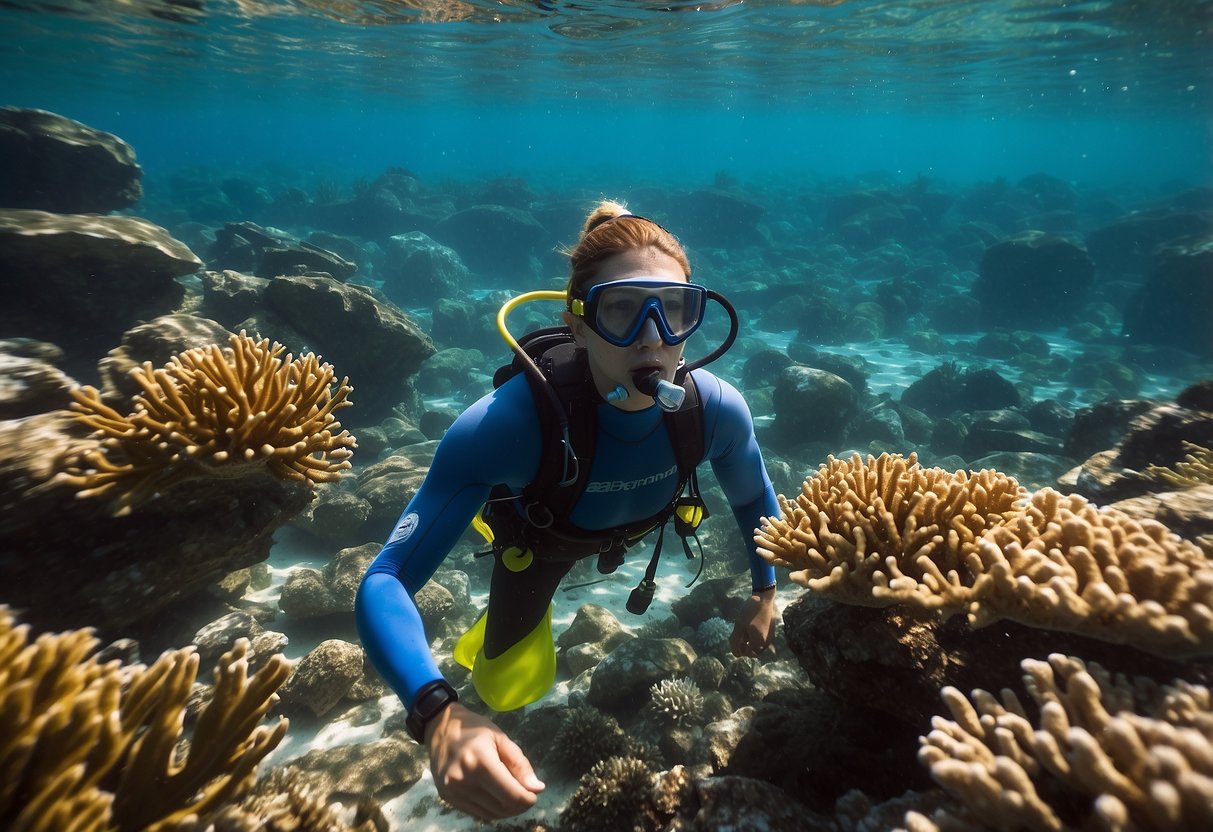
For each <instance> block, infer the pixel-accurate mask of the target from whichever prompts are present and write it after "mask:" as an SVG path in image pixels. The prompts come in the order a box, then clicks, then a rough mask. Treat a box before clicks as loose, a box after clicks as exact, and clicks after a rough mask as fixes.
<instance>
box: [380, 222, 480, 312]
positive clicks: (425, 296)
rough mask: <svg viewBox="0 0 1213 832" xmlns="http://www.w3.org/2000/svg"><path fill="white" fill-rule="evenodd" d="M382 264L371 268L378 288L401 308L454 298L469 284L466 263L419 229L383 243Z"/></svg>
mask: <svg viewBox="0 0 1213 832" xmlns="http://www.w3.org/2000/svg"><path fill="white" fill-rule="evenodd" d="M384 250H385V254H386V255H387V258H386V261H385V262H384V264H383V265H382V266H381V267H380V268H378V269H376V270H375V276H376V277H377V278H379V279H380V280H382V281H383V286H382V291H383V294H385V295H387V296H388V298H390V299H391V301H392V302H393V303H395V304H396V305H397V306H400V307H402V308H404V307H414V306H429V305H430V304H432V303H433V302H434V301H436V300H438V299H439V298H458V299H459V300H463V299H462V298H460V297H459V295H460V293H461V291H462V290H463V289H465V288H467V287H468V286H469V285H470V284H471V275H470V274H469V272H468V269H467V266H465V265H463V261H462V260H460V259H459V255H458V254H457V253H456V252H455V250H454V249H452V248H448V247H447V246H444V245H442V244H441V243H438V242H435V241H434V240H432V239H430V237H429V236H428V235H426V234H424V233H422V232H420V231H410V232H409V233H408V234H397V235H396V236H394V237H390V238H388V241H387V243H386V245H385V246H384Z"/></svg>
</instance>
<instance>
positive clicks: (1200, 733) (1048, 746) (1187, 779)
mask: <svg viewBox="0 0 1213 832" xmlns="http://www.w3.org/2000/svg"><path fill="white" fill-rule="evenodd" d="M1022 667H1023V670H1024V683H1025V685H1026V687H1027V690H1028V693H1029V694H1030V696H1031V698H1032V699H1033V700H1034V701H1035V703H1036V706H1037V707H1036V709H1034V713H1036V714H1037V716H1036V718H1035V719H1033V717H1032V716H1030V715H1029V711H1028V710H1027V709H1026V708H1025V707H1024V705H1023V703H1022V702H1021V701H1020V700H1019V699H1018V698H1017V697H1016V695H1015V694H1014V692H1012V691H1010V690H1004V691H1003V692H1002V695H1001V697H1000V698H999V697H995V696H994V695H993V694H990V693H987V692H986V691H982V690H977V691H974V692H973V695H972V697H971V699H970V698H966V697H965V696H964V695H962V694H961V693H960V692H959V691H957V690H956V689H955V688H945V689H944V691H943V697H944V701H945V702H946V703H947V706H948V709H949V711H950V712H951V715H952V718H951V719H946V718H944V717H935V718H934V719H933V720H932V729H933V730H932V731H931V732H930V734H929V735H928V736H926V737H922V738H921V742H922V748H921V749H920V751H919V759H920V761H921V762H922V763H923V764H924V765H926V766H928V767H929V768H930V770H931V776H932V777H933V778H934V779H935V780H936V782H938V783H939V784H940V786H942V787H943V788H944V789H945V790H946V791H947V792H949V793H950V794H951V795H952V796H953V797H954V798H956V799H957V800H958V801H959V803H960V805H961V806H962V807H963V809H962V810H961V811H959V812H946V811H944V812H939V813H936V815H935V816H934V817H932V818H930V819H928V818H925V817H924V816H922V815H914V816H907V818H906V827H907V828H909V829H914V830H927V829H954V828H973V827H975V826H980V827H981V828H987V829H1000V830H1020V829H1027V830H1034V831H1035V830H1048V832H1063V830H1068V829H1074V828H1082V829H1100V830H1108V832H1132V830H1144V829H1154V830H1176V832H1179V830H1189V829H1210V828H1213V697H1211V695H1210V691H1209V690H1208V689H1207V688H1205V687H1202V686H1199V685H1192V684H1188V683H1186V682H1176V683H1174V684H1173V685H1168V686H1161V687H1157V686H1154V685H1152V683H1148V682H1146V683H1144V684H1143V682H1144V680H1128V679H1124V678H1123V677H1117V678H1112V677H1111V676H1110V675H1109V674H1107V673H1106V672H1104V671H1103V670H1102V669H1101V668H1100V667H1099V666H1098V665H1094V664H1092V665H1091V666H1090V667H1087V666H1086V665H1084V664H1083V662H1082V661H1080V660H1078V659H1075V658H1072V657H1066V656H1062V655H1058V654H1054V655H1052V656H1050V657H1049V660H1048V662H1041V661H1035V660H1030V659H1029V660H1025V661H1024V662H1023V663H1022ZM1034 723H1036V724H1034ZM1059 796H1061V800H1062V801H1064V804H1065V808H1064V809H1063V810H1062V812H1061V813H1059V811H1058V809H1059V808H1061V807H1059V806H1058V805H1056V804H1057V803H1058V798H1059ZM1076 797H1077V800H1076ZM1079 801H1081V802H1079ZM1075 808H1081V809H1083V811H1084V812H1085V815H1086V816H1085V817H1082V818H1079V819H1078V820H1079V823H1077V824H1074V825H1073V826H1070V825H1067V823H1066V822H1065V820H1063V816H1069V815H1070V813H1072V811H1073V810H1074V809H1075Z"/></svg>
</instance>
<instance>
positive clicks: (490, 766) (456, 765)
mask: <svg viewBox="0 0 1213 832" xmlns="http://www.w3.org/2000/svg"><path fill="white" fill-rule="evenodd" d="M425 744H426V746H427V747H428V748H429V750H430V771H431V772H433V774H434V785H435V786H437V787H438V794H439V795H440V796H441V797H442V799H443V800H445V801H446V802H447V803H449V804H451V805H452V806H454V807H455V808H456V809H459V810H460V811H463V812H467V813H468V814H469V815H472V816H474V817H476V818H479V819H480V820H500V819H501V818H508V817H512V816H513V815H517V814H520V813H522V812H525V811H526V810H527V809H529V808H531V807H532V806H534V805H535V800H536V795H537V794H538V793H539V792H541V791H543V789H544V785H543V783H542V782H541V781H540V780H539V778H538V777H536V776H535V770H534V769H532V768H531V763H530V761H529V760H527V758H526V755H524V754H523V753H522V749H520V748H519V747H518V746H517V745H516V744H515V743H514V741H513V740H511V739H510V738H509V737H507V736H506V735H505V732H504V731H502V730H501V729H500V728H498V727H497V726H496V725H495V724H494V723H493V722H492V721H491V720H489V719H487V718H485V717H483V716H480V715H479V714H477V713H475V712H473V711H470V710H468V709H467V708H465V707H464V706H463V705H460V704H459V703H458V702H454V703H452V704H451V705H449V706H447V707H446V708H445V709H444V710H443V711H442V713H440V714H439V715H438V716H437V717H435V718H434V719H432V720H430V722H429V724H428V725H426V726H425Z"/></svg>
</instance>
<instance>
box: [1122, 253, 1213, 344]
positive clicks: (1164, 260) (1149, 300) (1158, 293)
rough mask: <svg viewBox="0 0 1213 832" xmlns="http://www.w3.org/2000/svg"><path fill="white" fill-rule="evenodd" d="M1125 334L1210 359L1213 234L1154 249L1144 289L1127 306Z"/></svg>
mask: <svg viewBox="0 0 1213 832" xmlns="http://www.w3.org/2000/svg"><path fill="white" fill-rule="evenodd" d="M1124 332H1125V334H1126V335H1127V336H1128V337H1129V340H1131V341H1134V342H1136V343H1143V342H1144V343H1150V344H1161V345H1169V346H1174V347H1179V348H1181V349H1184V350H1187V351H1188V352H1191V353H1195V354H1196V355H1199V356H1202V357H1204V358H1213V234H1211V233H1207V231H1206V233H1205V234H1203V235H1201V236H1196V237H1188V238H1184V239H1182V240H1176V241H1175V242H1172V243H1168V244H1166V245H1163V246H1161V247H1159V248H1158V249H1157V251H1156V252H1155V255H1154V265H1153V267H1152V268H1151V269H1150V273H1149V275H1148V276H1147V277H1146V283H1145V285H1144V286H1142V287H1141V289H1140V290H1139V291H1138V292H1137V293H1136V294H1135V295H1134V296H1133V297H1132V298H1131V299H1130V300H1129V302H1128V304H1126V305H1125V321H1124Z"/></svg>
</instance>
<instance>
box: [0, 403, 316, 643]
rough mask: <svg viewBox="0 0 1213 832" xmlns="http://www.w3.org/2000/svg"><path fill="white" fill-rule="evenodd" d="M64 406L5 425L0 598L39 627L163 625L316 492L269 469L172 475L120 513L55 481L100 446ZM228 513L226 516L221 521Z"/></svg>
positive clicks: (268, 540)
mask: <svg viewBox="0 0 1213 832" xmlns="http://www.w3.org/2000/svg"><path fill="white" fill-rule="evenodd" d="M86 432H87V431H82V430H81V429H80V427H79V425H78V424H77V423H76V422H75V420H74V419H72V418H71V416H70V415H69V414H67V413H66V412H64V411H60V410H57V411H52V412H50V413H46V414H39V415H35V416H29V417H26V418H24V419H14V420H10V421H5V422H0V539H2V540H3V541H4V545H3V546H2V547H0V574H2V575H4V576H5V581H4V586H3V587H2V588H0V603H4V604H8V605H10V606H12V607H14V608H16V609H19V610H22V618H23V619H24V620H25V621H28V622H29V623H31V624H33V625H34V626H35V627H38V628H40V629H42V628H46V629H55V630H62V629H69V628H77V627H86V626H92V627H97V628H98V629H100V630H101V632H102V634H103V635H106V636H109V637H111V638H112V637H114V636H115V635H119V634H122V635H125V634H128V633H129V628H131V627H137V626H140V625H143V624H149V625H152V626H154V622H156V621H157V620H158V619H159V618H161V617H162V616H163V614H164V613H165V612H166V611H167V610H171V609H173V608H175V607H176V606H177V605H179V604H180V603H181V601H182V600H183V599H185V598H187V597H189V596H191V595H193V594H194V593H197V592H199V591H201V590H203V589H205V588H207V587H209V586H212V585H214V584H215V583H217V582H218V581H219V580H220V579H221V578H223V576H225V575H227V574H228V573H230V572H233V571H235V570H237V569H242V568H244V567H247V566H251V565H253V564H255V563H259V562H260V561H263V560H265V559H266V557H268V555H269V551H270V547H271V546H272V545H273V534H274V531H275V530H276V529H277V528H278V527H279V526H281V525H282V524H283V523H285V522H286V521H287V520H288V519H290V517H291V516H292V515H294V514H296V513H298V512H299V511H300V510H302V508H303V507H304V506H305V505H307V503H308V501H309V500H310V499H311V491H310V489H309V488H308V487H307V486H306V485H303V484H300V483H297V482H293V481H283V480H279V479H277V478H276V477H274V476H272V475H271V474H270V473H269V472H268V470H266V469H264V468H263V467H262V468H261V469H241V471H240V475H238V476H236V475H234V476H231V477H227V478H223V479H219V478H213V477H193V478H190V479H185V480H180V481H177V482H176V483H169V484H166V485H165V486H164V487H163V488H162V489H161V490H160V491H159V492H158V493H157V494H156V495H155V496H154V497H151V498H149V499H147V500H145V501H143V502H141V503H139V504H138V505H137V506H136V507H135V509H134V510H133V511H131V512H130V513H129V514H126V515H122V516H115V515H114V514H113V504H112V503H111V501H110V500H108V499H106V498H104V497H80V496H79V495H78V491H77V488H76V487H75V486H74V485H71V484H69V483H66V482H64V481H63V480H61V479H58V478H56V476H55V475H56V473H57V472H58V471H59V470H60V468H61V464H62V460H63V459H64V458H65V457H67V458H70V457H71V456H72V455H73V454H74V453H76V452H78V451H80V450H83V449H84V448H85V447H87V446H88V444H90V443H89V442H88V441H87V440H86V439H85V438H84V437H83V434H84V433H86ZM217 519H221V522H217Z"/></svg>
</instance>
